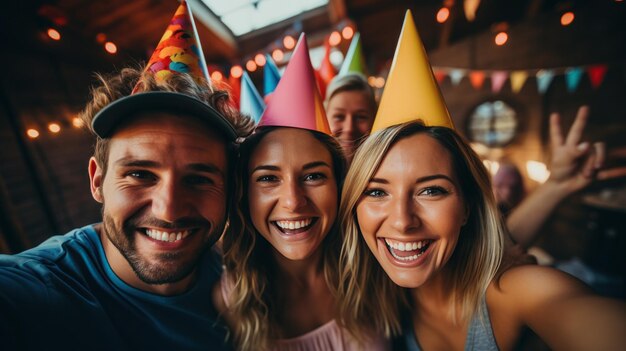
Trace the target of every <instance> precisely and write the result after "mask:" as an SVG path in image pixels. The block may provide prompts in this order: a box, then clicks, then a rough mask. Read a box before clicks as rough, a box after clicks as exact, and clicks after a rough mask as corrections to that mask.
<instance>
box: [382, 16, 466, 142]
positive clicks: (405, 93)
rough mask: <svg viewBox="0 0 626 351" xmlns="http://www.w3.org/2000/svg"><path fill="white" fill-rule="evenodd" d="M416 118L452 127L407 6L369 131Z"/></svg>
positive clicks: (429, 123)
mask: <svg viewBox="0 0 626 351" xmlns="http://www.w3.org/2000/svg"><path fill="white" fill-rule="evenodd" d="M418 119H419V120H422V121H423V122H424V124H426V125H428V126H444V127H449V128H454V126H453V124H452V119H451V118H450V114H449V113H448V109H447V108H446V104H445V102H444V101H443V96H442V95H441V92H440V91H439V86H438V85H437V81H436V80H435V76H434V75H433V72H432V70H431V68H430V64H429V62H428V56H426V50H424V45H423V44H422V40H421V39H420V37H419V35H418V34H417V29H416V28H415V22H414V21H413V16H412V15H411V11H409V10H407V12H406V16H405V17H404V24H403V25H402V32H401V33H400V39H399V40H398V46H397V47H396V53H395V55H394V57H393V62H392V63H391V69H390V70H389V76H388V77H387V84H386V86H385V90H384V91H383V96H382V98H381V100H380V105H379V107H378V113H377V114H376V119H375V120H374V125H373V126H372V133H373V132H375V131H377V130H380V129H383V128H386V127H390V126H392V125H396V124H401V123H404V122H409V121H413V120H418Z"/></svg>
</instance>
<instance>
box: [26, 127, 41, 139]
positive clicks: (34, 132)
mask: <svg viewBox="0 0 626 351" xmlns="http://www.w3.org/2000/svg"><path fill="white" fill-rule="evenodd" d="M26 135H28V137H29V138H31V139H35V138H37V137H38V136H39V131H37V129H33V128H31V129H29V130H27V131H26Z"/></svg>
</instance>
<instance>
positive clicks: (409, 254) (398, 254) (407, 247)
mask: <svg viewBox="0 0 626 351" xmlns="http://www.w3.org/2000/svg"><path fill="white" fill-rule="evenodd" d="M432 242H433V240H430V239H425V240H419V241H397V240H391V239H387V238H385V246H387V250H389V253H391V255H392V256H393V257H394V258H396V259H398V260H400V261H405V262H411V261H415V260H417V259H418V258H419V257H420V256H422V254H424V252H426V250H428V248H429V247H430V244H431V243H432Z"/></svg>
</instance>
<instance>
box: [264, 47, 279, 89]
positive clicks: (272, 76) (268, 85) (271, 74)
mask: <svg viewBox="0 0 626 351" xmlns="http://www.w3.org/2000/svg"><path fill="white" fill-rule="evenodd" d="M265 61H266V62H265V66H264V67H263V95H264V96H265V95H267V94H270V93H272V92H273V91H274V89H276V86H277V85H278V82H279V81H280V72H278V67H276V64H275V63H274V60H273V59H272V56H270V55H265Z"/></svg>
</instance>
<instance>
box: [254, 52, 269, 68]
mask: <svg viewBox="0 0 626 351" xmlns="http://www.w3.org/2000/svg"><path fill="white" fill-rule="evenodd" d="M254 62H255V63H256V64H257V66H259V67H263V66H265V62H266V60H265V55H263V54H256V56H254Z"/></svg>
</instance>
